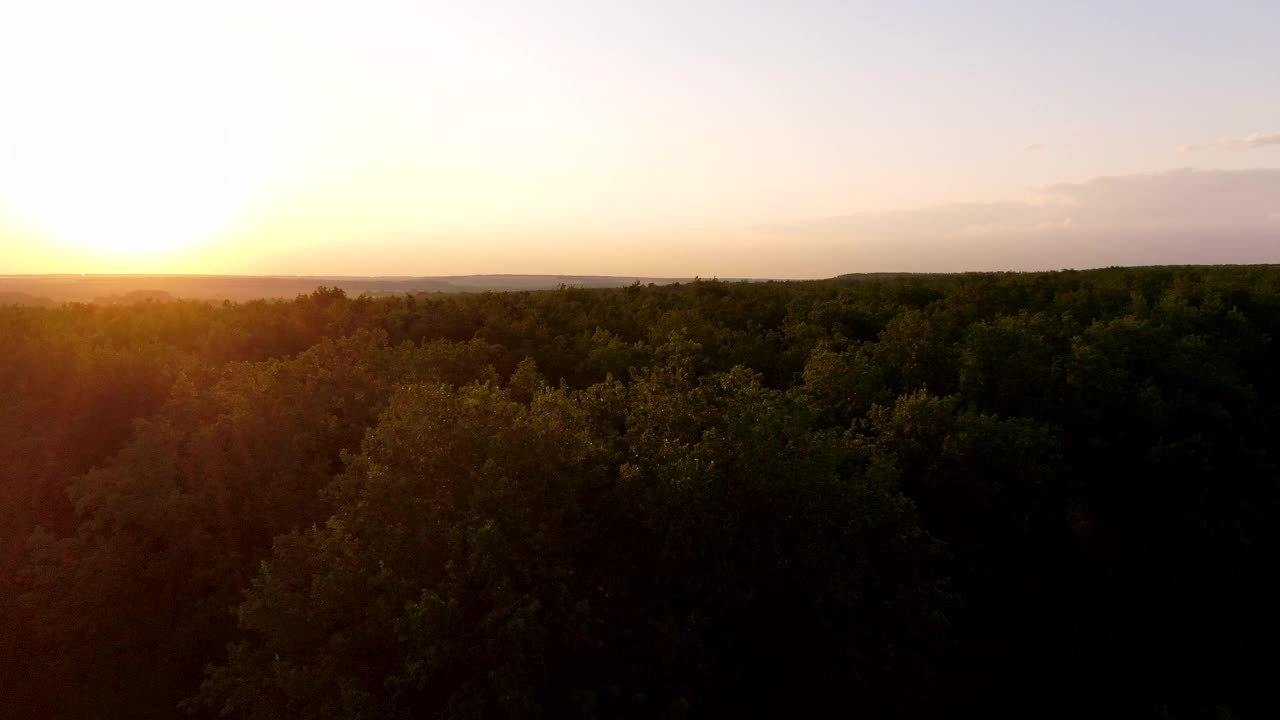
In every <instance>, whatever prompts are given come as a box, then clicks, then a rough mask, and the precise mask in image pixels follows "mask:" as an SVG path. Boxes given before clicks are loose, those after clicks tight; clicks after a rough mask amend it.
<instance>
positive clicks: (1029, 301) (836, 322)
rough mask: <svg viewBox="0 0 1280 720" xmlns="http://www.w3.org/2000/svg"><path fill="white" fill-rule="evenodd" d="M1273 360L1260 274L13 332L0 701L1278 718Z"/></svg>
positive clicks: (1278, 496) (149, 712) (66, 321)
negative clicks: (1030, 711) (1274, 690)
mask: <svg viewBox="0 0 1280 720" xmlns="http://www.w3.org/2000/svg"><path fill="white" fill-rule="evenodd" d="M1277 333H1280V271H1277V270H1276V269H1275V268H1268V267H1242V268H1149V269H1130V270H1124V269H1107V270H1097V271H1085V272H1075V271H1070V272H1062V273H1043V274H1029V275H1022V274H1013V273H1005V274H966V275H955V276H911V277H901V278H887V277H886V278H871V279H856V278H855V279H843V280H832V281H823V282H812V283H758V284H752V283H722V282H717V281H703V280H698V281H695V282H693V283H688V284H685V285H672V286H663V287H652V286H650V287H641V286H639V285H634V286H632V287H628V288H618V289H606V290H584V289H579V288H569V287H562V288H560V289H558V290H555V291H548V292H522V293H484V294H475V295H440V294H436V295H418V296H401V297H387V298H380V299H376V300H374V299H369V298H350V297H347V296H346V295H345V294H344V293H343V292H341V291H340V290H335V289H329V288H320V289H318V290H317V291H315V292H314V293H311V294H309V295H303V296H299V297H298V298H297V299H296V300H295V301H292V302H251V303H245V304H239V305H236V304H225V305H222V306H213V305H209V304H202V303H192V302H164V303H157V302H148V303H140V304H133V305H111V306H88V305H64V306H60V307H5V308H0V337H3V338H4V339H5V352H4V353H0V704H2V705H3V707H5V708H6V710H7V712H8V714H9V715H12V716H14V717H30V718H53V717H60V718H94V717H102V718H119V717H129V718H168V717H173V716H175V714H179V713H183V712H186V713H192V714H195V715H206V716H224V717H235V718H282V717H283V718H292V717H297V718H326V719H328V718H334V719H337V718H397V717H403V718H410V717H446V718H479V717H512V716H518V717H531V716H537V717H542V716H547V717H583V718H604V717H646V718H647V717H690V716H713V717H714V716H731V715H739V716H752V717H754V716H762V715H797V714H818V713H824V714H827V713H830V712H831V711H832V710H833V709H834V710H836V711H838V712H840V714H849V715H857V714H861V715H865V716H872V717H920V716H932V715H950V714H956V713H960V714H979V713H980V714H983V715H985V716H997V717H1006V716H1007V717H1015V716H1016V717H1021V716H1024V715H1025V714H1026V712H1027V708H1035V709H1036V710H1035V712H1036V713H1037V714H1044V715H1049V716H1053V717H1076V716H1096V715H1099V714H1101V715H1123V716H1126V717H1200V716H1208V715H1212V714H1215V713H1216V714H1217V715H1224V713H1225V714H1229V715H1230V716H1232V717H1245V718H1247V717H1270V716H1273V715H1274V714H1275V712H1276V708H1275V706H1274V703H1275V701H1274V698H1273V697H1272V696H1271V693H1270V687H1271V684H1272V681H1273V680H1274V675H1275V671H1276V670H1277V669H1280V668H1277V663H1276V661H1275V660H1274V659H1273V658H1274V655H1275V654H1274V640H1275V638H1276V632H1277V625H1276V621H1275V620H1274V607H1275V604H1276V603H1277V601H1280V563H1277V562H1276V561H1277V558H1280V533H1278V532H1277V530H1276V529H1275V523H1274V518H1275V517H1276V515H1277V514H1278V513H1280V483H1278V482H1277V480H1278V479H1280V469H1278V468H1280V463H1278V462H1277V460H1278V458H1277V449H1276V445H1275V443H1274V442H1273V441H1272V438H1273V437H1274V436H1275V434H1276V433H1277V431H1280V416H1278V415H1277V410H1276V408H1277V407H1280V403H1278V402H1277V401H1280V351H1278V350H1277V348H1276V345H1275V343H1274V341H1273V338H1274V337H1275V336H1276V334H1277ZM179 708H181V709H179Z"/></svg>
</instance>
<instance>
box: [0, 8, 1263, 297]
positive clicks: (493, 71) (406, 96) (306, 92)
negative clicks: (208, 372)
mask: <svg viewBox="0 0 1280 720" xmlns="http://www.w3.org/2000/svg"><path fill="white" fill-rule="evenodd" d="M1278 23H1280V5H1264V4H1259V3H1246V2H1228V3H1222V4H1218V5H1215V6H1214V7H1212V8H1211V7H1208V6H1205V5H1203V4H1199V3H1189V2H1174V3H1168V2H1161V3H1154V2H1132V3H1125V4H1123V5H1122V6H1117V5H1116V4H1114V3H1101V2H1082V3H1073V4H1061V3H1055V4H1044V3H1036V4H1030V3H1016V4H1015V3H998V2H991V3H981V4H978V5H973V6H968V7H964V8H959V7H955V6H953V5H952V4H949V3H942V2H893V3H888V2H884V3H877V2H838V1H837V0H809V1H801V2H787V3H783V2H752V3H741V2H728V1H727V0H706V1H705V2H697V3H687V2H684V3H676V2H662V1H657V2H648V3H643V4H640V3H621V2H593V3H589V2H576V1H574V0H557V1H554V2H552V1H548V2H538V3H534V2H521V1H520V0H485V1H482V2H476V3H468V4H467V5H466V6H465V7H461V6H455V5H453V4H448V3H435V2H409V1H407V0H403V1H397V0H373V1H368V2H360V3H356V2H319V3H317V2H307V3H303V2H293V1H288V0H266V1H263V2H252V3H249V2H220V3H210V2H193V3H183V4H182V5H181V6H177V5H174V4H171V3H162V2H159V1H158V0H123V1H122V2H119V3H112V4H110V5H109V6H108V5H103V4H100V3H91V2H86V1H77V0H51V1H50V2H44V3H40V4H26V5H24V4H19V3H13V4H10V5H9V6H7V7H5V8H4V9H0V102H3V103H4V106H5V107H6V112H5V113H4V114H3V115H2V116H0V274H10V275H15V274H77V273H157V274H173V273H182V274H213V275H287V276H311V277H325V276H348V277H379V276H384V277H385V276H391V277H433V276H437V277H438V276H458V275H482V274H483V275H492V274H523V275H593V276H635V275H638V276H644V277H694V276H702V277H724V278H730V277H733V278H737V277H749V278H776V279H802V278H818V277H831V276H834V275H839V274H843V273H858V272H963V271H973V270H1055V269H1061V268H1067V267H1076V268H1084V267H1103V266H1109V265H1163V264H1219V263H1226V264H1232V263H1268V262H1280V96H1277V95H1276V94H1275V93H1269V92H1266V91H1265V88H1266V87H1269V86H1270V84H1271V83H1272V81H1273V78H1272V75H1273V74H1274V69H1275V68H1276V67H1280V46H1278V45H1277V44H1276V43H1275V42H1274V29H1275V28H1276V27H1277V26H1280V25H1278Z"/></svg>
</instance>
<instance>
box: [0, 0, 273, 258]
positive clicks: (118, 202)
mask: <svg viewBox="0 0 1280 720" xmlns="http://www.w3.org/2000/svg"><path fill="white" fill-rule="evenodd" d="M30 5H32V6H39V5H42V4H39V3H31V4H30ZM94 5H96V4H77V6H76V10H77V11H78V13H79V15H80V16H81V17H80V18H79V19H80V20H81V22H77V23H74V24H72V23H61V24H60V23H58V22H57V20H58V18H57V17H48V18H46V17H43V16H37V15H34V14H29V15H26V16H22V17H20V18H17V19H18V20H20V21H21V22H18V23H14V22H12V21H13V20H14V19H15V18H7V19H8V20H9V21H10V22H9V23H8V27H9V29H8V30H0V46H2V47H3V48H4V49H3V50H0V67H2V68H3V69H0V98H2V99H3V106H4V108H5V110H4V112H3V113H0V204H3V205H4V206H5V207H6V208H8V209H10V212H13V213H15V214H17V215H18V216H19V217H18V218H16V219H17V220H18V221H19V222H22V223H23V224H25V225H27V226H30V227H33V228H34V229H36V230H37V231H38V232H39V233H40V234H41V235H43V236H46V237H50V238H53V239H56V240H57V241H60V242H63V243H66V244H69V245H70V246H72V247H73V248H75V249H76V250H77V251H78V252H79V253H80V254H82V255H83V256H85V257H86V258H87V259H89V260H100V261H102V262H105V263H108V264H111V265H115V266H120V265H125V266H138V267H142V266H144V265H149V264H151V263H152V262H154V261H157V260H159V259H170V258H174V257H178V256H180V255H181V254H182V253H183V252H184V251H186V250H188V249H190V248H191V247H192V246H193V245H195V244H198V243H201V242H203V241H206V240H208V239H210V238H212V237H214V236H215V235H217V234H218V233H219V232H220V231H221V230H223V229H225V228H226V227H227V226H228V225H230V224H232V223H234V222H235V221H236V220H237V219H238V218H239V217H240V216H241V215H242V214H243V213H244V212H245V211H246V210H247V208H249V207H250V206H251V205H252V204H253V203H254V202H255V201H256V200H257V199H258V198H259V196H260V195H261V193H262V192H263V191H264V186H265V184H266V182H267V181H268V178H269V176H270V174H271V172H272V154H273V153H272V148H273V133H274V132H275V128H274V127H273V125H272V122H271V119H272V117H273V114H272V97H271V93H270V92H269V91H268V90H267V89H266V88H265V87H264V86H263V83H262V77H261V76H262V68H254V67H252V66H251V64H250V63H248V62H246V60H247V59H246V58H244V57H240V56H238V55H237V53H236V51H235V46H234V44H232V43H228V42H226V38H225V37H219V36H218V34H217V31H216V27H217V26H216V25H213V24H208V23H199V22H192V20H194V18H183V17H179V16H177V15H165V14H164V12H165V11H164V8H163V6H161V5H156V6H148V7H145V8H134V10H135V12H134V13H130V12H124V13H117V14H105V13H103V14H101V15H100V16H99V17H84V16H85V15H86V14H91V13H94V12H99V13H102V11H101V10H95V9H94ZM102 6H104V7H106V6H111V7H118V6H115V5H114V4H108V3H104V4H102ZM55 9H56V8H55ZM62 10H64V11H65V10H66V9H65V8H63V9H62ZM143 11H145V13H143V14H144V16H145V17H146V18H147V20H148V22H138V19H139V17H138V14H137V13H139V12H143ZM31 12H32V13H36V12H39V11H38V10H32V11H31ZM15 26H16V29H15Z"/></svg>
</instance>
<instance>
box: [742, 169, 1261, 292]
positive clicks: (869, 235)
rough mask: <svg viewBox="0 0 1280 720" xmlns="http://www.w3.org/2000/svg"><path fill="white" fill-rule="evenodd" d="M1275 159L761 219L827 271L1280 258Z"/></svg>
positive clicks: (767, 229)
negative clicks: (1016, 193)
mask: <svg viewBox="0 0 1280 720" xmlns="http://www.w3.org/2000/svg"><path fill="white" fill-rule="evenodd" d="M1277 206H1280V168H1265V169H1254V170H1230V171H1217V170H1213V171H1209V170H1170V171H1166V172H1159V173H1151V174H1143V175H1126V176H1117V177H1100V178H1094V179H1092V180H1088V181H1085V182H1064V183H1056V184H1053V185H1049V186H1045V187H1041V188H1036V189H1035V197H1034V198H1033V199H1032V200H1030V201H1027V202H1011V203H985V204H959V205H949V206H945V207H938V208H931V209H918V210H900V211H893V212H881V213H857V214H852V215H843V216H838V217H828V218H816V219H810V220H800V221H796V222H791V223H786V224H779V225H771V226H767V227H762V228H757V230H758V231H759V232H761V233H765V234H767V235H769V236H770V237H773V238H785V239H786V240H787V241H788V242H789V243H790V244H791V245H792V246H793V247H794V248H795V249H796V251H797V252H805V253H813V254H815V256H819V257H822V258H824V263H826V264H827V265H829V266H830V269H831V273H830V274H832V275H835V274H839V273H842V272H874V271H885V270H912V271H934V272H950V271H961V270H1002V269H1004V270H1038V269H1053V268H1062V267H1099V266H1106V265H1156V264H1200V263H1207V264H1214V263H1257V262H1272V263H1274V262H1280V223H1277V222H1276V219H1275V218H1276V207H1277Z"/></svg>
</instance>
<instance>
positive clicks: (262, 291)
mask: <svg viewBox="0 0 1280 720" xmlns="http://www.w3.org/2000/svg"><path fill="white" fill-rule="evenodd" d="M691 280H692V278H653V277H617V276H603V275H447V276H436V277H341V276H263V277H256V276H248V275H8V276H0V305H52V304H58V303H64V302H85V303H88V302H96V303H99V304H118V303H122V302H123V303H131V302H139V301H143V300H147V299H152V300H165V299H169V298H179V299H192V300H209V301H215V302H220V301H223V300H231V301H233V302H243V301H246V300H257V299H274V298H286V299H289V298H294V297H296V296H298V295H301V294H305V293H309V292H311V291H313V290H315V289H316V288H317V287H319V286H322V285H323V286H328V287H338V288H342V289H343V290H345V291H346V292H347V294H348V295H364V294H367V295H373V296H381V295H400V294H404V293H421V292H485V291H508V290H547V289H552V288H556V287H558V286H560V285H569V286H574V287H584V288H608V287H625V286H627V285H631V284H632V283H636V282H639V283H640V284H642V285H648V284H649V283H653V284H655V285H665V284H670V283H676V282H689V281H691Z"/></svg>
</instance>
